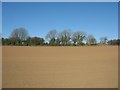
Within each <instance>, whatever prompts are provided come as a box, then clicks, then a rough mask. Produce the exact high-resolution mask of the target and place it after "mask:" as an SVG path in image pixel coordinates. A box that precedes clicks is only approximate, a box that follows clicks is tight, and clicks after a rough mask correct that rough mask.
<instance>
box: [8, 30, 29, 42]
mask: <svg viewBox="0 0 120 90" xmlns="http://www.w3.org/2000/svg"><path fill="white" fill-rule="evenodd" d="M10 37H11V38H17V39H20V40H26V39H27V37H28V32H27V30H26V29H25V28H16V29H14V30H13V31H12V33H11V36H10Z"/></svg>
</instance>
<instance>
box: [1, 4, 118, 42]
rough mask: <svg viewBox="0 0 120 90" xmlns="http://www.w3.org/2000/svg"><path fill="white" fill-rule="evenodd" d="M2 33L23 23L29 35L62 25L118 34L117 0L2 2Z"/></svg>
mask: <svg viewBox="0 0 120 90" xmlns="http://www.w3.org/2000/svg"><path fill="white" fill-rule="evenodd" d="M2 5H3V6H2V10H3V11H2V15H3V18H2V23H3V37H9V36H10V33H11V32H12V30H13V29H15V28H19V27H24V28H26V29H27V30H28V32H29V35H30V36H39V37H43V38H44V37H45V35H46V34H47V32H49V31H50V30H51V29H56V30H57V31H58V32H60V31H62V30H64V29H71V31H73V32H74V31H82V32H86V33H88V34H92V35H94V36H95V37H96V39H97V40H98V41H99V38H100V37H102V36H107V37H108V39H115V38H118V3H117V2H74V3H73V2H60V3H58V2H56V3H55V2H47V3H46V2H19V3H17V2H16V3H13V2H9V3H7V2H3V4H2Z"/></svg>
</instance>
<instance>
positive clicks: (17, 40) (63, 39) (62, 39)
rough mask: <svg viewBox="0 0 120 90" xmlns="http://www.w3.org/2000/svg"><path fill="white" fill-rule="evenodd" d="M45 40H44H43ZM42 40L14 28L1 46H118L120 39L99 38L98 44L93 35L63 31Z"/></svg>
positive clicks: (49, 34) (50, 33)
mask: <svg viewBox="0 0 120 90" xmlns="http://www.w3.org/2000/svg"><path fill="white" fill-rule="evenodd" d="M45 39H46V40H45ZM45 39H44V38H41V37H30V36H29V35H28V32H27V30H26V29H25V28H16V29H14V30H13V31H12V32H11V35H10V37H9V38H2V45H13V46H37V45H38V46H39V45H40V46H45V45H46V46H83V45H120V39H114V40H108V39H107V37H101V38H100V42H99V43H98V42H97V40H96V38H95V37H94V36H93V35H87V33H85V32H80V31H76V32H71V31H70V30H63V31H61V32H57V31H56V30H51V31H49V32H48V33H47V35H46V36H45Z"/></svg>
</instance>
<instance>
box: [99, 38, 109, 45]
mask: <svg viewBox="0 0 120 90" xmlns="http://www.w3.org/2000/svg"><path fill="white" fill-rule="evenodd" d="M107 40H108V39H107V37H101V38H100V43H101V44H107Z"/></svg>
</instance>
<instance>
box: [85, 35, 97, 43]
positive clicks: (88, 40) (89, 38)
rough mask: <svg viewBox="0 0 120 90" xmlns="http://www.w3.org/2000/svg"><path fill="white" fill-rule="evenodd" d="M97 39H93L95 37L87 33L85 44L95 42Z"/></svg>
mask: <svg viewBox="0 0 120 90" xmlns="http://www.w3.org/2000/svg"><path fill="white" fill-rule="evenodd" d="M96 43H97V41H96V39H95V37H94V36H93V35H88V37H87V44H88V45H93V44H96Z"/></svg>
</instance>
